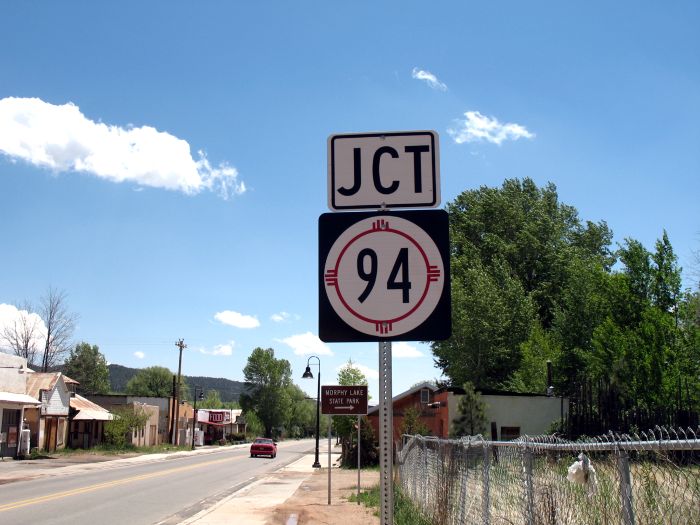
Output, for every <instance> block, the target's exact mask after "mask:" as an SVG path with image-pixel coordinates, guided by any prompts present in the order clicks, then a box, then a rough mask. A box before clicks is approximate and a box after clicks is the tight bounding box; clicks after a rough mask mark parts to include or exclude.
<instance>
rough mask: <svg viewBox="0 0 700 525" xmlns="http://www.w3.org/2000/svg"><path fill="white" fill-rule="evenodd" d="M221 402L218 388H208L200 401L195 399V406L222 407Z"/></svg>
mask: <svg viewBox="0 0 700 525" xmlns="http://www.w3.org/2000/svg"><path fill="white" fill-rule="evenodd" d="M222 407H223V402H222V401H221V397H220V396H219V391H218V390H209V391H208V392H207V394H206V396H205V397H204V399H203V400H202V401H197V408H222Z"/></svg>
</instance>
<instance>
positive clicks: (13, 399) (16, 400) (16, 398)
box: [0, 392, 41, 406]
mask: <svg viewBox="0 0 700 525" xmlns="http://www.w3.org/2000/svg"><path fill="white" fill-rule="evenodd" d="M0 403H12V404H13V405H32V406H39V405H41V401H38V400H37V399H34V398H33V397H32V396H28V395H27V394H15V393H14V392H0Z"/></svg>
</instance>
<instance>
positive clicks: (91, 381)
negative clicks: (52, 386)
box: [63, 342, 110, 395]
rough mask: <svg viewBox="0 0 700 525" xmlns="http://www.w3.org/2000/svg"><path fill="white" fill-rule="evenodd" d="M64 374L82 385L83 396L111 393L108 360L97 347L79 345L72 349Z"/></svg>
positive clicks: (64, 366)
mask: <svg viewBox="0 0 700 525" xmlns="http://www.w3.org/2000/svg"><path fill="white" fill-rule="evenodd" d="M63 373H64V374H66V375H67V376H68V377H70V378H71V379H75V380H76V381H78V383H80V385H78V392H79V393H81V394H87V395H91V394H107V393H109V390H110V388H109V369H108V368H107V360H106V359H105V356H104V355H103V354H102V353H101V352H100V349H99V348H98V347H97V345H90V344H89V343H85V342H82V343H79V344H77V345H75V348H72V349H71V351H70V354H69V355H68V359H66V362H65V363H64V364H63Z"/></svg>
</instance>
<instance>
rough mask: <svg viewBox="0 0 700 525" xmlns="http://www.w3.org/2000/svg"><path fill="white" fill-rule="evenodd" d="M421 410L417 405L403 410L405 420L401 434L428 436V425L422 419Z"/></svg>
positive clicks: (400, 429)
mask: <svg viewBox="0 0 700 525" xmlns="http://www.w3.org/2000/svg"><path fill="white" fill-rule="evenodd" d="M420 416H421V410H420V409H419V408H417V407H415V406H410V407H408V408H406V410H404V412H403V421H401V427H400V428H399V433H400V434H401V435H403V434H408V435H410V436H415V435H420V436H427V435H429V434H430V430H429V429H428V426H427V425H426V424H425V423H423V422H422V421H421V420H420Z"/></svg>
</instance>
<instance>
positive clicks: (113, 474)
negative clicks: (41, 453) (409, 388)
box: [0, 440, 314, 525]
mask: <svg viewBox="0 0 700 525" xmlns="http://www.w3.org/2000/svg"><path fill="white" fill-rule="evenodd" d="M313 447H314V441H313V440H304V441H291V442H281V443H279V445H278V452H277V457H276V458H275V459H268V458H251V457H250V456H249V453H248V448H247V447H245V448H222V449H221V450H220V451H219V450H217V451H216V452H213V453H209V454H199V455H187V456H173V457H167V458H166V459H163V460H159V461H154V462H140V463H134V464H126V465H124V464H120V465H118V466H117V465H114V464H113V463H112V462H105V463H102V464H101V465H103V466H104V467H103V468H99V469H97V470H91V471H85V472H75V473H70V474H62V473H60V472H57V473H56V475H55V476H49V477H46V478H40V479H35V480H29V481H18V482H15V483H9V484H6V485H3V486H2V489H1V490H0V523H31V524H40V525H54V524H55V525H59V524H71V525H75V524H76V523H97V524H99V525H117V524H119V525H122V524H129V525H140V524H144V525H145V524H149V525H151V524H156V523H160V524H164V525H165V524H167V525H171V524H172V525H174V524H177V523H180V522H181V521H182V520H183V519H185V518H187V517H189V516H192V515H194V514H196V513H197V512H199V511H200V510H202V509H203V508H206V507H207V506H209V505H212V504H213V503H215V502H216V501H218V500H219V499H221V498H223V497H225V496H227V495H229V494H231V493H232V492H235V491H236V490H239V489H241V488H243V487H244V486H246V485H247V484H248V483H251V482H252V481H254V480H256V479H258V478H260V477H263V476H265V475H267V474H269V473H271V472H274V471H276V470H278V469H280V468H282V467H283V466H284V465H286V464H288V463H291V462H292V461H295V460H297V459H298V458H299V457H301V456H302V455H304V454H305V453H309V452H313ZM59 470H60V469H59Z"/></svg>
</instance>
